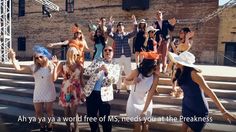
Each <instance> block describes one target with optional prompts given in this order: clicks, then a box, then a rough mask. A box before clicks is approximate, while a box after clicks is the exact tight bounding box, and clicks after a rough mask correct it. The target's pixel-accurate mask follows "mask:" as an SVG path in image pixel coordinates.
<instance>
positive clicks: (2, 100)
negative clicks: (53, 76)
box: [0, 63, 236, 132]
mask: <svg viewBox="0 0 236 132" xmlns="http://www.w3.org/2000/svg"><path fill="white" fill-rule="evenodd" d="M25 64H26V65H27V64H28V63H25ZM205 79H206V80H207V84H208V85H209V86H210V87H211V88H212V90H213V91H214V92H215V93H216V95H217V96H218V97H219V99H220V101H221V103H222V104H223V105H224V106H225V108H226V109H227V110H229V111H230V112H233V113H234V114H236V77H227V76H226V77H222V76H209V75H205ZM61 82H62V79H61V78H60V79H59V80H58V81H56V88H57V92H59V90H60V85H61ZM33 88H34V79H33V77H32V76H31V75H30V74H29V73H17V72H16V71H15V70H14V68H12V67H11V66H10V65H8V64H0V115H1V116H4V117H9V118H10V117H11V118H12V120H13V121H15V122H17V119H18V116H19V115H24V116H26V117H32V116H34V107H33V103H32V97H33ZM158 88H159V92H160V94H159V95H158V96H157V95H156V96H154V97H153V101H154V108H153V117H154V118H153V120H155V121H153V122H151V124H150V130H151V131H155V132H156V131H160V132H162V131H166V132H172V131H173V132H174V131H176V132H178V131H180V128H181V122H180V121H175V120H174V119H178V118H179V117H180V115H181V100H182V99H179V98H174V97H170V96H169V95H168V93H169V92H170V91H171V80H170V79H169V78H168V77H166V76H164V75H163V76H162V77H161V78H160V82H159V86H158ZM127 100H128V94H127V93H126V92H122V93H120V94H117V93H116V94H115V100H113V101H111V114H112V115H114V116H115V117H117V118H119V119H120V120H121V119H125V117H126V114H125V109H126V103H127ZM207 100H208V102H209V107H210V117H212V119H213V122H211V123H207V125H206V126H205V129H204V132H235V131H236V122H232V124H229V123H228V122H227V121H225V120H224V119H223V118H222V115H221V113H220V112H219V110H218V109H216V106H215V104H214V103H213V101H212V100H211V99H209V98H207ZM54 113H55V116H63V109H62V108H61V107H60V106H58V104H57V103H55V105H54ZM78 114H79V115H85V114H86V107H85V105H84V104H82V105H80V106H79V109H78ZM161 119H162V120H161ZM163 119H169V120H163ZM156 120H158V121H156ZM81 123H82V122H80V123H79V124H81ZM114 126H116V127H117V128H121V129H122V130H124V131H132V129H130V128H132V123H131V122H114ZM121 129H117V131H121ZM113 130H114V129H113Z"/></svg>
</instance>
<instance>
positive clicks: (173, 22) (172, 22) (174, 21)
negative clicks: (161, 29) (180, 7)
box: [168, 18, 177, 26]
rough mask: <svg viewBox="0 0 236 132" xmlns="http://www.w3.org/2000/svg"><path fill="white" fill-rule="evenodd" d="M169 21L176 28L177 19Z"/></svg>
mask: <svg viewBox="0 0 236 132" xmlns="http://www.w3.org/2000/svg"><path fill="white" fill-rule="evenodd" d="M168 21H169V23H170V24H171V25H172V26H174V25H175V24H176V22H177V21H176V19H175V18H172V19H169V20H168Z"/></svg>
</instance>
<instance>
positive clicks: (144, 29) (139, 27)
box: [138, 23, 147, 31]
mask: <svg viewBox="0 0 236 132" xmlns="http://www.w3.org/2000/svg"><path fill="white" fill-rule="evenodd" d="M141 24H144V27H143V31H146V28H147V24H146V23H139V24H138V29H139V30H140V29H142V27H141Z"/></svg>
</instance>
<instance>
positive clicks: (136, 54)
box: [135, 52, 140, 66]
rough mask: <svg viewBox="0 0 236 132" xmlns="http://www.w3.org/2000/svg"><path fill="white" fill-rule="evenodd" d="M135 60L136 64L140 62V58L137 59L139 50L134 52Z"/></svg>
mask: <svg viewBox="0 0 236 132" xmlns="http://www.w3.org/2000/svg"><path fill="white" fill-rule="evenodd" d="M135 62H136V65H137V66H138V65H139V62H140V59H139V52H135Z"/></svg>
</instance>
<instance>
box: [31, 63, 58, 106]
mask: <svg viewBox="0 0 236 132" xmlns="http://www.w3.org/2000/svg"><path fill="white" fill-rule="evenodd" d="M53 68H54V67H53V66H51V69H49V68H48V67H41V68H39V69H38V71H37V72H35V73H33V76H34V81H35V86H34V95H33V102H34V103H40V102H52V101H55V100H56V90H55V86H54V82H53V80H52V73H53ZM34 69H35V65H34V64H33V65H31V70H32V71H33V72H34Z"/></svg>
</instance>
